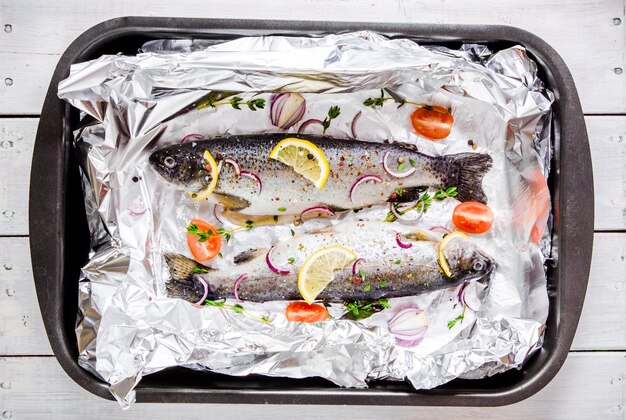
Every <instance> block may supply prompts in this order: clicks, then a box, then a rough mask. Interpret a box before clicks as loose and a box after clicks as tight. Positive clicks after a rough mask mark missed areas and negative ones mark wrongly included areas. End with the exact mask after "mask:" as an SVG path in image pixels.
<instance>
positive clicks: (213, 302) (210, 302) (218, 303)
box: [204, 300, 226, 308]
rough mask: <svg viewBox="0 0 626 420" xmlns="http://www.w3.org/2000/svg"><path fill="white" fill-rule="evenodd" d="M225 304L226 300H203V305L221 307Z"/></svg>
mask: <svg viewBox="0 0 626 420" xmlns="http://www.w3.org/2000/svg"><path fill="white" fill-rule="evenodd" d="M225 304H226V301H223V300H221V301H216V300H205V301H204V305H205V306H215V307H217V308H223V307H224V305H225Z"/></svg>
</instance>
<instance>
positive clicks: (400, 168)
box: [398, 162, 404, 171]
mask: <svg viewBox="0 0 626 420" xmlns="http://www.w3.org/2000/svg"><path fill="white" fill-rule="evenodd" d="M403 169H404V162H402V163H401V164H399V165H398V170H399V171H401V170H403Z"/></svg>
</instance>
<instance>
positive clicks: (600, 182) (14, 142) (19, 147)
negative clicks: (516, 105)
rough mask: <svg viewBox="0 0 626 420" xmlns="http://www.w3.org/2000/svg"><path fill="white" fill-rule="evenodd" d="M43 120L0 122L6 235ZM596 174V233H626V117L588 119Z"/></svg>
mask: <svg viewBox="0 0 626 420" xmlns="http://www.w3.org/2000/svg"><path fill="white" fill-rule="evenodd" d="M38 121H39V120H38V119H36V118H0V179H1V180H3V182H1V183H0V236H1V235H28V188H29V185H28V184H29V177H30V161H31V158H32V149H33V144H34V141H35V132H36V130H37V123H38ZM585 121H586V123H587V131H588V133H589V142H590V144H591V155H592V160H593V170H594V185H595V213H596V215H595V229H596V230H620V229H626V116H614V117H601V116H589V117H586V119H585Z"/></svg>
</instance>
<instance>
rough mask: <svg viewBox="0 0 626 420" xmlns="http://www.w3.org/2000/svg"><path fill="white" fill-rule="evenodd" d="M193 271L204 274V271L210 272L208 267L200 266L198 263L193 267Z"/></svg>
mask: <svg viewBox="0 0 626 420" xmlns="http://www.w3.org/2000/svg"><path fill="white" fill-rule="evenodd" d="M193 272H194V273H195V274H204V273H208V272H209V270H207V269H206V268H204V267H200V266H199V265H197V266H195V267H194V268H193Z"/></svg>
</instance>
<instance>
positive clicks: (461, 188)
mask: <svg viewBox="0 0 626 420" xmlns="http://www.w3.org/2000/svg"><path fill="white" fill-rule="evenodd" d="M447 159H448V161H449V162H451V163H452V164H453V165H455V166H456V167H457V168H458V172H457V177H456V179H455V180H451V182H450V185H449V186H454V187H456V188H457V192H458V195H457V196H456V198H457V199H458V200H459V201H478V202H479V203H483V204H484V203H486V202H487V197H486V196H485V192H484V191H483V178H484V176H485V174H486V173H487V172H488V171H489V169H491V165H492V162H493V161H492V159H491V156H489V155H488V154H482V153H481V154H479V153H460V154H458V155H449V156H447ZM455 172H456V171H455Z"/></svg>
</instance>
